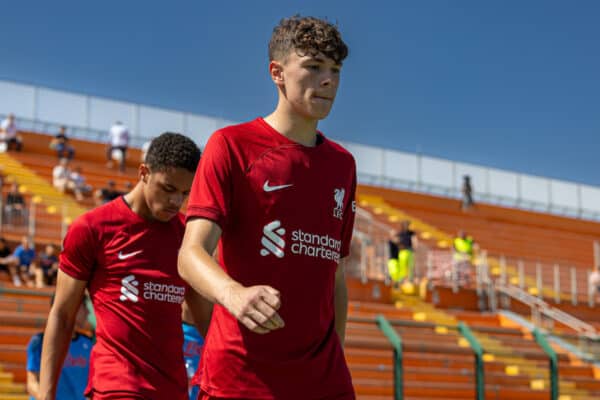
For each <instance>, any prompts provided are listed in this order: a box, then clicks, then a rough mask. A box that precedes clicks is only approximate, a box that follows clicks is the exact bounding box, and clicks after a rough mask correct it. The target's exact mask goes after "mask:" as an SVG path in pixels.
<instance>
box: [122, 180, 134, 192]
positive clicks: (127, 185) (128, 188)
mask: <svg viewBox="0 0 600 400" xmlns="http://www.w3.org/2000/svg"><path fill="white" fill-rule="evenodd" d="M132 189H133V183H131V182H129V181H127V182H125V192H124V193H129V192H131V190H132Z"/></svg>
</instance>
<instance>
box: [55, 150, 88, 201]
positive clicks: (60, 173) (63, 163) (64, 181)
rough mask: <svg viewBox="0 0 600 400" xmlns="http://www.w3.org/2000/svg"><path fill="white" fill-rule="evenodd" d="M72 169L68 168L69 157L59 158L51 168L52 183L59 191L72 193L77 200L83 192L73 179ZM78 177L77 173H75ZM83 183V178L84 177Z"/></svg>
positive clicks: (81, 196) (80, 198)
mask: <svg viewBox="0 0 600 400" xmlns="http://www.w3.org/2000/svg"><path fill="white" fill-rule="evenodd" d="M72 177H73V171H71V169H70V168H69V159H67V158H61V159H60V161H59V164H58V165H57V166H56V167H54V169H53V170H52V184H53V185H54V187H55V188H56V189H58V190H59V191H60V192H61V193H73V194H74V195H75V198H76V199H77V200H79V201H81V200H83V192H82V191H81V189H80V187H79V186H78V183H79V184H80V183H81V180H79V182H78V183H77V182H75V181H74V180H73V179H72ZM75 177H76V178H78V173H76V175H75ZM84 185H85V179H84Z"/></svg>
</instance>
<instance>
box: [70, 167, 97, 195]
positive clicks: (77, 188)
mask: <svg viewBox="0 0 600 400" xmlns="http://www.w3.org/2000/svg"><path fill="white" fill-rule="evenodd" d="M69 180H70V181H71V182H72V183H73V185H72V186H73V193H74V194H75V198H76V199H77V200H78V201H82V200H83V196H84V195H87V194H89V193H91V192H92V187H91V186H90V185H88V184H87V183H86V182H85V177H84V176H83V174H82V171H81V167H76V168H75V170H74V171H71V173H70V174H69Z"/></svg>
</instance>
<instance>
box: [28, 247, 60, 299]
mask: <svg viewBox="0 0 600 400" xmlns="http://www.w3.org/2000/svg"><path fill="white" fill-rule="evenodd" d="M32 269H33V276H34V277H35V286H36V287H38V288H43V287H46V286H48V285H53V284H54V283H55V282H56V275H57V273H58V257H57V256H56V249H55V247H54V246H53V245H51V244H49V245H46V249H45V250H44V252H43V253H42V254H41V255H40V256H39V257H38V260H37V261H35V262H33V263H32Z"/></svg>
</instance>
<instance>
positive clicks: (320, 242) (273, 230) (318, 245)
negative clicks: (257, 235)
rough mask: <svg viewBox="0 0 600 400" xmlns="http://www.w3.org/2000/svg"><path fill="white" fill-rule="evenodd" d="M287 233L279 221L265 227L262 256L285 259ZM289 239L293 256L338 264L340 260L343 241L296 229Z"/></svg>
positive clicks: (262, 239)
mask: <svg viewBox="0 0 600 400" xmlns="http://www.w3.org/2000/svg"><path fill="white" fill-rule="evenodd" d="M285 232H286V230H285V228H283V227H282V226H281V221H279V220H275V221H273V222H270V223H268V224H267V225H265V226H264V228H263V235H262V238H261V244H262V248H261V249H260V255H261V256H263V257H266V256H268V255H271V254H272V255H274V256H276V257H277V258H283V257H284V256H285V248H286V242H285V238H284V235H285ZM288 239H289V240H290V245H289V250H290V251H291V252H292V254H296V255H301V256H308V257H315V258H321V259H324V260H332V261H335V262H336V263H337V262H339V260H340V252H341V248H342V241H341V240H338V239H336V238H334V237H332V236H330V235H327V234H325V235H319V234H316V233H311V232H306V231H303V230H302V229H296V230H294V231H292V233H291V235H290V236H289V237H288Z"/></svg>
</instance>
